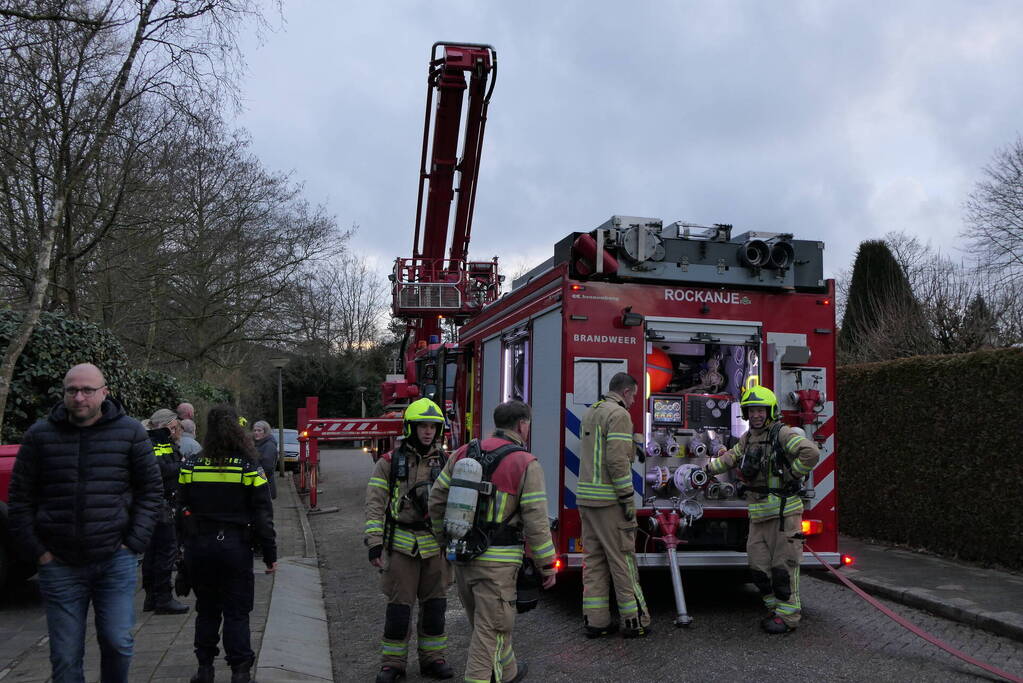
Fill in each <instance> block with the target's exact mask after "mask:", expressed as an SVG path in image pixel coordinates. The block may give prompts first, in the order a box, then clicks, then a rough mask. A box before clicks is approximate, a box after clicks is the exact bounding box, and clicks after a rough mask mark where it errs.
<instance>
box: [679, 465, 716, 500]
mask: <svg viewBox="0 0 1023 683" xmlns="http://www.w3.org/2000/svg"><path fill="white" fill-rule="evenodd" d="M673 479H674V482H675V488H677V489H678V490H679V493H681V494H682V496H683V497H684V498H692V497H694V496H695V495H696V494H697V493H699V492H700V489H702V488H703V487H704V486H706V485H707V480H708V477H707V473H706V472H705V471H704V470H703V468H702V467H699V466H697V465H692V464H686V465H680V466H679V467H678V469H676V470H675V475H674V477H673Z"/></svg>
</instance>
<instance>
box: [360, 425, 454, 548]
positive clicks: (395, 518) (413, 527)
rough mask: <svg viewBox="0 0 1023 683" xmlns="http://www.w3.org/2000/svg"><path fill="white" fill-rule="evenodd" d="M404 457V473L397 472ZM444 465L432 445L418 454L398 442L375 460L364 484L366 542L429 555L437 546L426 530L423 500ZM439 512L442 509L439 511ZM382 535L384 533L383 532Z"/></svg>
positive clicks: (435, 540) (369, 544)
mask: <svg viewBox="0 0 1023 683" xmlns="http://www.w3.org/2000/svg"><path fill="white" fill-rule="evenodd" d="M399 456H404V459H405V464H404V465H403V466H402V467H405V468H407V472H401V471H399V470H401V467H399V465H400V464H401V463H400V459H399ZM443 466H444V452H443V451H442V450H440V449H439V448H438V447H437V446H436V445H434V446H431V447H430V450H429V451H428V452H427V454H426V455H420V454H419V453H418V452H417V451H416V449H415V448H413V447H412V446H411V445H410V444H407V443H405V442H404V441H402V443H401V444H400V445H399V446H398V448H396V449H394V450H393V451H391V452H390V453H386V454H384V455H382V456H380V458H379V459H378V460H377V464H376V468H375V469H374V470H373V474H372V476H370V478H369V484H368V485H367V486H366V532H365V533H366V538H365V542H366V545H367V546H369V547H370V548H372V547H375V546H378V545H386V546H387V549H388V550H393V551H396V552H399V553H401V554H402V555H408V556H410V557H416V556H419V557H423V558H427V557H433V556H435V555H439V554H440V546H439V545H438V544H437V539H435V538H434V536H433V532H432V531H431V530H430V523H429V517H428V516H427V500H428V498H429V495H430V485H431V484H432V483H433V480H434V479H435V478H436V477H437V476H438V475H439V474H440V470H441V468H442V467H443ZM442 512H443V511H442ZM385 531H386V532H387V533H386V536H385V533H384V532H385Z"/></svg>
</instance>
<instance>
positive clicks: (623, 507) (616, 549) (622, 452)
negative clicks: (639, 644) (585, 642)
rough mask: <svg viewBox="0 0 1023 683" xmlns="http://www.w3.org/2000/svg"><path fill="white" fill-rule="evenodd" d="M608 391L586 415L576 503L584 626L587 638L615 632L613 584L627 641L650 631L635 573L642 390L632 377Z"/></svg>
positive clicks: (619, 377) (614, 381)
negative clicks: (636, 414) (636, 439)
mask: <svg viewBox="0 0 1023 683" xmlns="http://www.w3.org/2000/svg"><path fill="white" fill-rule="evenodd" d="M608 389H609V391H608V392H607V394H606V395H605V396H604V397H603V398H602V399H601V400H599V401H597V402H596V403H594V404H593V405H592V406H590V409H589V410H588V411H586V415H584V416H583V422H582V428H581V429H582V445H581V455H580V464H579V483H578V486H577V488H576V493H575V499H576V504H577V505H578V506H579V519H580V521H581V522H582V542H583V548H584V550H583V552H584V556H583V621H584V623H585V629H586V636H587V637H589V638H599V637H600V636H604V635H608V634H611V633H614V632H615V631H617V630H618V625H617V624H615V623H614V622H612V621H611V605H610V602H611V598H610V593H611V591H610V587H611V586H610V584H612V583H613V584H614V590H615V600H616V602H617V603H618V614H619V616H620V617H621V620H622V625H621V628H622V636H624V637H626V638H638V637H643V636H646V635H647V634H648V633H649V632H650V611H649V610H648V609H647V606H646V600H645V599H644V597H643V589H642V588H640V585H639V572H638V571H637V569H636V553H635V544H636V507H635V502H634V501H633V495H634V493H635V492H634V491H633V488H632V459H633V458H634V457H635V448H634V447H633V440H632V417H631V416H630V415H629V408H630V407H631V406H632V403H633V402H634V401H635V400H636V392H637V391H638V390H639V386H638V384H637V383H636V380H635V379H634V378H633V377H631V376H630V375H628V374H626V373H624V372H619V373H617V374H615V375H614V376H613V377H612V378H611V383H610V384H609V385H608Z"/></svg>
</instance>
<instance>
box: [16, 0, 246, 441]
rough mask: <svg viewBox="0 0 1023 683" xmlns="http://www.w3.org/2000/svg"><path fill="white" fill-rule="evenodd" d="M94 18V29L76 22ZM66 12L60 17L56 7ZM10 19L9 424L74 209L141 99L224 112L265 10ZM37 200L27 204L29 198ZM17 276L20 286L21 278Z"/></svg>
mask: <svg viewBox="0 0 1023 683" xmlns="http://www.w3.org/2000/svg"><path fill="white" fill-rule="evenodd" d="M68 7H70V8H71V10H72V11H73V13H74V14H73V16H74V17H78V16H85V17H86V18H87V19H88V21H85V22H83V21H69V20H68V19H70V18H72V17H71V16H70V15H69V14H68V12H67V11H66V10H67V9H68ZM55 8H56V10H57V11H56V12H55V11H54V9H55ZM4 9H5V10H7V11H6V12H4V13H3V14H0V18H2V19H3V21H2V22H0V140H2V142H3V145H2V147H0V149H2V152H0V154H2V161H0V164H2V167H3V171H4V175H5V177H6V176H7V174H8V173H11V175H12V176H13V177H14V178H17V181H15V182H11V183H10V184H9V185H6V186H5V185H0V191H2V192H4V194H5V196H3V197H0V203H4V204H6V205H7V206H8V207H13V208H14V209H16V213H17V214H19V215H20V216H21V220H20V221H19V222H20V223H21V224H20V225H18V226H17V227H15V226H11V227H10V230H11V231H12V232H16V233H18V234H19V235H20V236H21V237H22V241H21V246H22V247H24V250H23V251H22V252H21V253H20V254H19V256H20V262H21V265H28V266H30V267H29V269H28V270H26V271H22V272H21V273H19V274H18V275H17V278H20V281H21V282H23V283H24V287H25V292H24V298H23V299H21V300H20V302H19V304H20V306H21V307H22V308H23V309H24V317H23V320H22V323H21V325H20V326H19V329H18V330H17V331H16V332H15V334H13V335H12V337H11V340H10V342H9V344H8V346H7V348H6V349H5V351H4V355H3V360H2V362H0V425H2V419H3V412H4V407H5V406H6V402H7V395H8V392H9V390H10V381H11V377H12V376H13V372H14V366H15V363H16V362H17V360H18V357H19V356H20V355H21V352H22V350H23V349H24V347H25V344H26V343H27V342H28V339H29V337H30V335H31V333H32V330H33V329H34V328H35V325H36V324H37V322H38V319H39V314H40V311H41V310H42V307H43V303H44V299H45V297H46V294H47V291H48V289H49V287H50V284H51V274H52V272H51V264H52V260H53V256H54V248H55V245H56V241H57V237H58V234H59V233H60V230H61V227H62V226H63V225H65V221H66V220H67V219H68V216H67V211H68V206H69V203H70V202H71V201H72V200H73V197H74V196H75V194H76V193H77V192H79V191H80V189H81V187H82V184H83V183H84V182H85V181H86V179H87V178H89V177H90V174H91V173H92V172H93V170H94V168H95V166H96V164H97V161H98V160H99V159H100V158H101V157H102V155H103V154H104V151H105V150H107V149H108V147H109V142H110V139H111V136H112V135H113V134H114V132H115V129H116V128H117V126H118V125H119V123H120V120H121V117H122V114H123V112H124V111H125V109H126V108H127V107H129V106H132V105H133V104H135V103H136V102H138V101H139V100H143V99H148V98H162V99H166V100H170V101H175V102H195V101H207V102H212V101H213V100H215V99H216V98H217V97H218V96H219V95H221V94H223V93H224V92H225V90H226V91H228V92H230V91H231V88H232V80H231V75H232V74H233V73H234V72H235V69H236V68H237V67H238V65H239V61H238V59H237V55H238V51H237V45H236V43H235V31H236V29H237V27H238V25H239V22H240V21H241V20H243V19H246V18H258V14H257V9H256V6H255V3H254V0H173V1H171V0H141V1H140V0H94V1H89V0H82V1H80V2H76V3H68V2H55V1H54V0H33V1H28V0H22V1H20V2H7V3H5V5H4ZM25 190H29V193H28V194H27V195H21V196H20V197H19V196H12V193H14V194H16V195H20V193H22V192H24V191H25ZM17 278H16V279H17Z"/></svg>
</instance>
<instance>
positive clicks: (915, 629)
mask: <svg viewBox="0 0 1023 683" xmlns="http://www.w3.org/2000/svg"><path fill="white" fill-rule="evenodd" d="M803 547H804V548H806V549H807V550H809V551H810V554H811V555H813V556H814V557H815V558H817V561H818V562H820V563H821V565H822V566H823V567H824V568H825V569H827V570H828V571H829V572H831V573H832V574H834V575H835V576H836V577H837V578H838V580H839V581H841V582H842V583H843V584H845V586H846V587H848V588H849V589H851V590H852V591H853V592H854V593H856V595H858V596H860V597H861V598H863V599H864V600H866V601H867V602H869V603H870V604H871V605H873V606H874V607H876V608H877V609H879V610H880V611H881V612H882V613H883V614H884V615H885V616H886V617H888V618H889V619H891V620H892V621H894V622H895V623H897V624H898V625H899V626H901V627H903V628H904V629H906V630H908V631H910V632H911V633H913V634H914V635H917V636H920V637H921V638H923V639H924V640H926V641H927V642H928V643H930V644H931V645H936V646H938V647H940V648H941V649H942V650H944V651H945V652H947V653H949V654H950V655H952V656H954V657H958V658H959V659H961V660H963V661H964V662H966V663H967V664H972V665H973V666H977V667H980V668H981V669H984V671H987V672H988V673H993V674H994V675H996V676H1000V677H1002V678H1004V679H1005V680H1007V681H1012V683H1023V678H1020V677H1019V676H1014V675H1012V674H1010V673H1008V672H1007V671H1002V670H1001V669H999V668H998V667H996V666H991V665H990V664H986V663H984V662H982V661H980V660H977V659H974V658H973V657H971V656H970V655H968V654H966V653H965V652H963V651H961V650H957V649H955V648H954V647H952V646H951V645H949V644H948V643H945V642H942V641H941V640H938V638H937V637H935V636H932V635H931V634H930V633H928V632H927V631H925V630H923V629H922V628H920V627H919V626H917V625H916V624H913V623H911V622H909V621H907V620H906V619H904V618H903V617H901V616H899V615H898V614H896V613H895V612H893V611H892V610H890V609H888V608H887V607H885V606H884V605H882V604H881V601H880V600H878V599H876V598H875V597H873V596H872V595H868V594H867V593H866V592H865V591H864V590H863V589H862V588H860V587H859V586H857V585H856V584H854V583H853V582H852V581H850V580H849V579H848V578H846V577H845V576H842V575H841V574H839V573H838V572H837V571H836V570H835V568H834V567H832V566H830V565H829V564H828V563H827V562H825V561H824V560H823V559H821V556H820V555H818V554H817V553H816V552H814V550H813V548H811V547H810V546H808V545H806V544H804V545H803Z"/></svg>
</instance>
